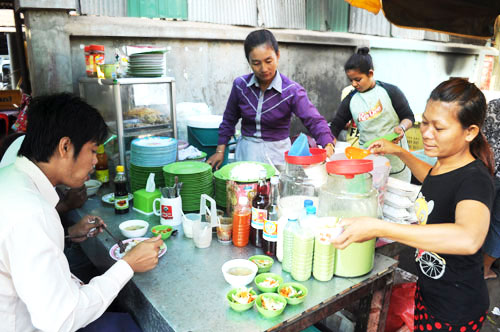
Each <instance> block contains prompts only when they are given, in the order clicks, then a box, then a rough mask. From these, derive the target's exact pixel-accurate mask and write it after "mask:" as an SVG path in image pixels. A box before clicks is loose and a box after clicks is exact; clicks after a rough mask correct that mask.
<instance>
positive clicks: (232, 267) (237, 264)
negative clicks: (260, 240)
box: [222, 259, 257, 287]
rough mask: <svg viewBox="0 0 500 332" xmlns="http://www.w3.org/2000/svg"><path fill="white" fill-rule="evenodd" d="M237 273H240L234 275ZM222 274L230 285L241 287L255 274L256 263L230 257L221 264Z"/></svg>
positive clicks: (249, 281)
mask: <svg viewBox="0 0 500 332" xmlns="http://www.w3.org/2000/svg"><path fill="white" fill-rule="evenodd" d="M238 268H239V269H238ZM245 272H248V273H245ZM238 273H242V275H236V274H238ZM222 274H223V275H224V279H225V280H226V281H227V282H228V283H229V284H230V285H231V286H233V287H243V286H246V285H248V284H249V283H251V282H252V280H253V278H254V277H255V275H256V274H257V265H255V264H254V263H252V262H250V261H249V260H247V259H232V260H230V261H227V262H225V263H224V264H223V265H222Z"/></svg>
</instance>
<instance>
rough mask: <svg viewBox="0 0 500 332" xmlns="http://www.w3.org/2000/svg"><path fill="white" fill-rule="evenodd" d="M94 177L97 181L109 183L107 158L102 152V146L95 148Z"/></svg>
mask: <svg viewBox="0 0 500 332" xmlns="http://www.w3.org/2000/svg"><path fill="white" fill-rule="evenodd" d="M95 175H96V179H97V180H98V181H101V182H102V183H103V184H104V183H109V168H108V156H107V155H106V152H104V145H102V144H101V145H99V147H98V148H97V164H96V165H95Z"/></svg>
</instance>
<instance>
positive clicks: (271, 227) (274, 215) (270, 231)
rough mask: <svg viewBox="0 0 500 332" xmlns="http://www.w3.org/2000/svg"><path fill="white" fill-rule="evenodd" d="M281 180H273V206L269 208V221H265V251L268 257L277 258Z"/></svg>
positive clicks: (275, 177) (273, 178)
mask: <svg viewBox="0 0 500 332" xmlns="http://www.w3.org/2000/svg"><path fill="white" fill-rule="evenodd" d="M278 185H279V178H278V177H277V176H273V177H272V178H271V195H270V197H271V199H270V200H271V204H269V207H268V208H267V219H266V220H264V232H263V236H262V237H263V245H264V247H263V249H264V253H265V254H266V255H268V256H271V257H274V256H276V247H277V241H278V201H279V189H278Z"/></svg>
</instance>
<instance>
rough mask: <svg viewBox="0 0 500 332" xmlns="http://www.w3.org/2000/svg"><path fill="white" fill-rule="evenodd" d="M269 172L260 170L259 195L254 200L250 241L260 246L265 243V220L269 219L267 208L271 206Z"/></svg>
mask: <svg viewBox="0 0 500 332" xmlns="http://www.w3.org/2000/svg"><path fill="white" fill-rule="evenodd" d="M266 177H267V172H266V171H265V170H262V171H260V172H259V183H258V185H257V195H255V197H254V199H253V201H252V223H251V227H250V243H251V244H252V245H254V246H256V247H258V248H262V245H263V243H262V242H263V229H264V220H266V219H267V208H268V207H269V187H268V185H267V181H266Z"/></svg>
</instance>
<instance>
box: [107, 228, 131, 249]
mask: <svg viewBox="0 0 500 332" xmlns="http://www.w3.org/2000/svg"><path fill="white" fill-rule="evenodd" d="M102 228H103V229H104V230H105V231H106V232H107V233H108V234H109V236H111V237H112V238H113V240H115V241H116V243H117V244H118V247H120V254H122V253H124V252H125V249H126V248H127V246H128V243H123V242H122V240H120V239H118V238H116V237H115V236H114V235H113V234H111V232H110V231H109V230H108V229H107V228H106V227H104V226H102Z"/></svg>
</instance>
